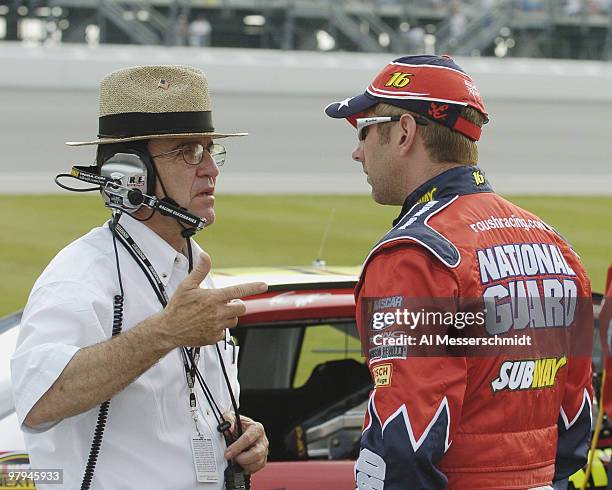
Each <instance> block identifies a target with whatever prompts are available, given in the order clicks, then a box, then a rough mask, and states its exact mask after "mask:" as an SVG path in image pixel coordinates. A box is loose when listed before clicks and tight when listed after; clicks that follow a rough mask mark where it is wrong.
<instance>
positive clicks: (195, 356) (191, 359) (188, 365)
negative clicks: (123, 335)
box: [109, 221, 233, 436]
mask: <svg viewBox="0 0 612 490" xmlns="http://www.w3.org/2000/svg"><path fill="white" fill-rule="evenodd" d="M109 227H110V228H111V232H112V231H113V230H114V231H115V232H116V236H117V238H118V239H119V241H120V242H121V244H122V245H123V246H124V247H125V249H126V250H127V251H128V253H129V254H130V255H131V256H132V258H133V259H134V260H135V261H136V263H137V264H138V265H139V267H140V268H141V269H142V272H143V273H144V275H145V276H146V278H147V280H148V281H149V284H151V287H152V288H153V291H154V292H155V295H156V296H157V299H158V300H159V302H160V303H161V305H162V307H164V308H165V307H166V306H167V304H168V293H166V289H165V287H164V284H163V283H162V281H161V279H160V278H159V275H158V274H157V271H156V270H155V267H153V264H151V261H150V260H149V259H148V258H147V256H146V255H145V254H144V252H143V251H142V250H141V249H140V247H139V246H138V244H137V243H136V242H135V241H134V239H133V238H132V237H131V236H130V234H129V233H128V232H127V231H126V230H125V228H123V226H121V225H120V224H119V223H118V222H116V223H115V224H113V222H112V221H110V222H109ZM217 354H218V355H219V361H220V362H221V365H222V367H223V374H224V376H225V381H226V384H227V387H228V390H229V391H230V395H231V397H232V398H233V392H232V389H231V385H230V383H229V379H228V378H227V375H226V373H225V366H224V365H223V361H222V360H221V357H220V356H221V353H220V352H219V346H217ZM181 356H182V358H183V367H184V368H185V378H186V380H187V387H188V388H189V410H190V412H191V413H192V417H193V420H194V423H195V427H196V432H197V433H198V435H200V436H201V434H200V430H199V428H198V416H197V398H196V394H195V390H194V387H195V380H196V376H197V377H198V381H199V382H200V384H201V385H202V391H203V392H204V396H205V397H206V401H207V402H208V404H209V406H210V408H211V410H212V411H213V414H214V415H215V418H216V419H217V421H218V422H219V424H220V426H221V425H222V424H223V423H225V420H224V419H223V415H222V413H221V410H219V406H218V405H217V403H216V402H215V399H214V398H213V396H212V393H211V391H210V389H209V388H208V386H207V385H206V382H205V381H204V379H203V377H202V375H201V374H200V372H199V371H198V361H199V359H200V348H199V347H194V348H187V347H183V348H182V349H181ZM215 410H216V411H215ZM224 427H227V423H225V425H224Z"/></svg>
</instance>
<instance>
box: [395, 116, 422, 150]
mask: <svg viewBox="0 0 612 490" xmlns="http://www.w3.org/2000/svg"><path fill="white" fill-rule="evenodd" d="M397 126H398V128H399V134H398V135H397V136H396V138H397V139H396V141H397V148H398V151H399V153H400V155H407V154H408V153H409V152H410V150H411V149H412V146H413V145H414V141H415V139H416V127H417V124H416V121H415V119H414V117H413V116H412V114H408V113H406V114H402V117H401V118H400V120H399V121H398V123H397Z"/></svg>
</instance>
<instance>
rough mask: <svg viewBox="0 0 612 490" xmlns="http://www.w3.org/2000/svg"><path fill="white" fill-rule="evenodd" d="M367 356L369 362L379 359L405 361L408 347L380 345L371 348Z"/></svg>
mask: <svg viewBox="0 0 612 490" xmlns="http://www.w3.org/2000/svg"><path fill="white" fill-rule="evenodd" d="M368 354H369V355H368V359H370V362H372V361H379V360H381V359H406V358H407V357H408V347H406V346H405V345H380V346H377V347H373V348H371V349H370V350H369V352H368Z"/></svg>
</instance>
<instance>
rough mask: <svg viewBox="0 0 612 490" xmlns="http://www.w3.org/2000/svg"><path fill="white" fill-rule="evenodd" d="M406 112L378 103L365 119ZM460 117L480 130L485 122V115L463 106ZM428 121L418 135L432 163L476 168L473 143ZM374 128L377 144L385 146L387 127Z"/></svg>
mask: <svg viewBox="0 0 612 490" xmlns="http://www.w3.org/2000/svg"><path fill="white" fill-rule="evenodd" d="M406 113H410V111H408V110H406V109H402V108H401V107H397V106H394V105H390V104H384V103H379V104H377V105H376V106H374V107H373V108H372V109H370V110H369V111H368V116H371V115H376V116H401V115H402V114H406ZM461 116H462V117H464V118H465V119H467V120H468V121H470V122H472V123H474V124H476V125H477V126H479V127H482V125H483V124H484V122H485V116H484V115H483V114H482V113H480V112H479V111H477V110H476V109H473V108H472V107H465V108H464V109H463V112H462V113H461ZM428 121H429V124H427V125H426V126H419V132H420V133H421V137H422V138H423V144H424V145H425V148H426V150H427V153H428V154H429V158H430V159H431V161H432V162H434V163H451V162H452V163H461V164H463V165H476V164H477V163H478V146H477V145H476V142H475V141H472V140H471V139H469V138H468V137H467V136H464V135H463V134H461V133H458V132H457V131H453V130H452V129H450V128H449V127H447V126H443V125H442V124H438V123H436V122H434V121H432V120H431V119H428ZM376 127H377V131H378V137H379V141H380V143H381V144H387V143H389V141H390V134H391V125H390V124H377V125H376ZM417 134H418V133H417Z"/></svg>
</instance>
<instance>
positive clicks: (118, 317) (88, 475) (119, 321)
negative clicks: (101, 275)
mask: <svg viewBox="0 0 612 490" xmlns="http://www.w3.org/2000/svg"><path fill="white" fill-rule="evenodd" d="M120 217H121V213H120V212H116V213H115V216H114V219H113V222H112V223H111V226H110V229H111V233H112V235H113V247H114V249H115V259H116V263H117V275H118V276H119V289H120V291H121V294H117V295H116V296H115V297H114V298H113V330H112V334H111V335H112V337H114V336H115V335H118V334H120V333H121V328H122V325H123V282H122V281H121V269H120V268H119V253H118V252H117V239H116V235H115V226H114V225H115V224H117V222H118V221H119V218H120ZM109 409H110V400H106V401H105V402H104V403H102V405H100V411H99V412H98V421H97V422H96V428H95V429H94V435H93V440H92V442H91V448H90V450H89V457H88V458H87V464H86V465H85V473H84V475H83V481H82V482H81V490H89V487H90V486H91V482H92V481H93V476H94V472H95V470H96V464H97V462H98V455H99V454H100V448H101V446H102V438H103V437H104V430H105V429H106V422H107V419H108V411H109Z"/></svg>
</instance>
